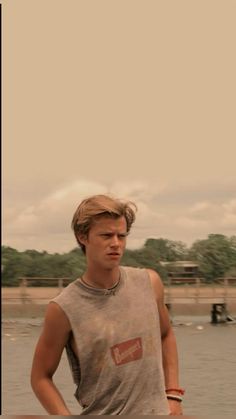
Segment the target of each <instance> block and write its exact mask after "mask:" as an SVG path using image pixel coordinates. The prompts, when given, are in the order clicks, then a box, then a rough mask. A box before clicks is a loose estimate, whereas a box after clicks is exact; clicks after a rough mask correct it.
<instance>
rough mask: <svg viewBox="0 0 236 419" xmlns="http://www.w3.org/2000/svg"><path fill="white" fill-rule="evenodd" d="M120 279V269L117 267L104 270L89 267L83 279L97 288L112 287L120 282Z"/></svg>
mask: <svg viewBox="0 0 236 419" xmlns="http://www.w3.org/2000/svg"><path fill="white" fill-rule="evenodd" d="M119 279H120V269H119V267H116V268H114V269H109V270H108V269H103V270H99V271H98V270H97V269H96V270H94V269H91V268H87V270H86V271H85V273H84V275H83V280H84V281H85V282H86V284H88V285H90V286H91V287H95V288H106V289H108V288H112V287H114V285H116V284H117V283H118V282H119Z"/></svg>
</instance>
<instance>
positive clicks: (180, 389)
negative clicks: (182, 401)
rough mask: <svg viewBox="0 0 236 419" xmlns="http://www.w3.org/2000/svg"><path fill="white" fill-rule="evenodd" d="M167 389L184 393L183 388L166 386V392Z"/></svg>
mask: <svg viewBox="0 0 236 419" xmlns="http://www.w3.org/2000/svg"><path fill="white" fill-rule="evenodd" d="M168 391H176V392H177V393H179V394H182V395H184V393H185V390H184V389H183V388H167V389H166V393H167V392H168Z"/></svg>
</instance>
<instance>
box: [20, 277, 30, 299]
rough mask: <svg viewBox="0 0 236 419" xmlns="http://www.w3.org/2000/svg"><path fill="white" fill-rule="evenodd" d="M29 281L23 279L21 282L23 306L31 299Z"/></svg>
mask: <svg viewBox="0 0 236 419" xmlns="http://www.w3.org/2000/svg"><path fill="white" fill-rule="evenodd" d="M27 285H28V282H27V279H26V278H21V280H20V297H21V302H22V303H23V304H25V303H26V302H27V300H28V299H29V297H28V294H27Z"/></svg>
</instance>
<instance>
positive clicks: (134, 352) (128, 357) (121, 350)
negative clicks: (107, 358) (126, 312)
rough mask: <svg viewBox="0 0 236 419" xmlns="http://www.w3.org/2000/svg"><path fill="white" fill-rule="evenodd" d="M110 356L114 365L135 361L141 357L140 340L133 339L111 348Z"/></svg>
mask: <svg viewBox="0 0 236 419" xmlns="http://www.w3.org/2000/svg"><path fill="white" fill-rule="evenodd" d="M111 355H112V358H113V360H114V362H115V364H116V365H122V364H127V363H128V362H131V361H136V360H138V359H140V358H142V356H143V348H142V340H141V338H135V339H131V340H127V341H126V342H122V343H118V344H117V345H114V346H112V348H111Z"/></svg>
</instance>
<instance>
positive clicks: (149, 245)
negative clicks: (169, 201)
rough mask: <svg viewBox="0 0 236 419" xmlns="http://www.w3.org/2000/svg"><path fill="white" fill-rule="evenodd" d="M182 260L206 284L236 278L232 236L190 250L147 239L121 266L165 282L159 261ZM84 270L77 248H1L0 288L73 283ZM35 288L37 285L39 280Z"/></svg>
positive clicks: (235, 238) (209, 240)
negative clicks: (25, 282)
mask: <svg viewBox="0 0 236 419" xmlns="http://www.w3.org/2000/svg"><path fill="white" fill-rule="evenodd" d="M184 260H191V261H193V262H195V263H197V264H198V266H199V274H200V275H201V276H202V278H203V280H205V281H206V282H214V281H215V280H216V279H217V278H219V277H224V276H234V277H236V236H231V237H227V236H224V235H222V234H209V235H208V237H207V238H206V239H204V240H197V241H195V242H194V243H193V244H192V246H191V247H187V245H186V244H185V243H183V242H181V241H173V240H168V239H163V238H158V239H154V238H149V239H147V240H146V242H145V244H144V246H143V247H142V248H140V249H135V250H131V249H126V251H125V253H124V255H123V258H122V261H121V264H122V265H124V266H133V267H141V268H151V269H154V270H155V271H156V272H158V273H159V274H160V275H161V277H162V280H163V281H164V282H166V281H167V278H168V271H167V268H166V267H164V266H163V265H162V264H161V262H176V261H184ZM85 269H86V258H85V256H84V254H83V252H82V251H81V249H80V248H75V249H72V250H71V251H70V252H68V253H63V254H59V253H54V254H50V253H48V252H46V251H42V252H39V251H37V250H25V251H23V252H20V251H18V250H16V249H14V248H12V247H9V246H2V286H17V285H18V284H19V279H20V278H22V277H39V278H46V277H50V278H60V277H66V278H70V279H71V281H73V280H74V279H76V278H78V277H79V276H80V275H82V274H83V272H84V270H85ZM35 285H38V286H39V285H40V281H39V283H38V284H35ZM44 285H45V284H44Z"/></svg>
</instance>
